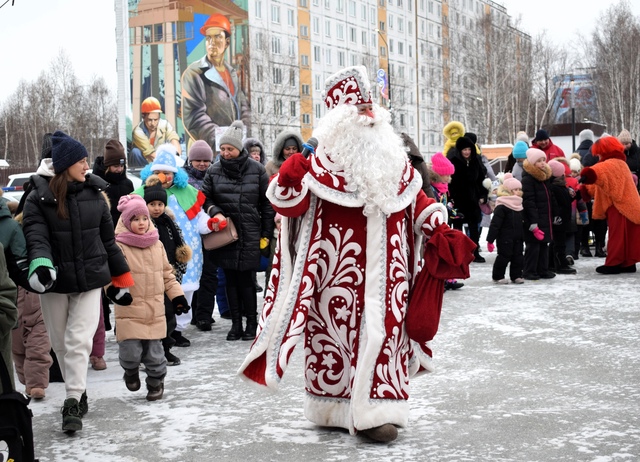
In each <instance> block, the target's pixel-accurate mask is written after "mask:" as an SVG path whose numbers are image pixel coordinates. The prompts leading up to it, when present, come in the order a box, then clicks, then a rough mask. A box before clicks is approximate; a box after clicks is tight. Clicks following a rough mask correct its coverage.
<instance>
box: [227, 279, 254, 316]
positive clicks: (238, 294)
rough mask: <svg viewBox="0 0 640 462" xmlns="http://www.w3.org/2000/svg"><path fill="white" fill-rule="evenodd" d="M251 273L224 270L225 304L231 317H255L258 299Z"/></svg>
mask: <svg viewBox="0 0 640 462" xmlns="http://www.w3.org/2000/svg"><path fill="white" fill-rule="evenodd" d="M251 273H252V271H251V270H248V271H237V270H231V269H225V270H224V274H225V276H226V277H227V287H226V292H227V302H228V303H229V310H230V311H231V315H232V316H233V314H234V313H240V315H241V316H247V317H248V316H252V315H253V316H255V315H256V311H257V309H258V298H257V295H256V286H255V285H254V284H253V276H252V275H251Z"/></svg>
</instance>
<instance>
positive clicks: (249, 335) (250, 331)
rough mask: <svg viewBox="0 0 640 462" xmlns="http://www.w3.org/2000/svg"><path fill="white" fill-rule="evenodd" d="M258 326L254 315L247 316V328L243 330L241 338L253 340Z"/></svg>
mask: <svg viewBox="0 0 640 462" xmlns="http://www.w3.org/2000/svg"><path fill="white" fill-rule="evenodd" d="M257 328H258V322H257V320H256V315H255V314H254V315H253V316H251V315H249V316H247V328H246V329H245V330H244V334H243V335H242V340H253V339H254V338H256V329H257Z"/></svg>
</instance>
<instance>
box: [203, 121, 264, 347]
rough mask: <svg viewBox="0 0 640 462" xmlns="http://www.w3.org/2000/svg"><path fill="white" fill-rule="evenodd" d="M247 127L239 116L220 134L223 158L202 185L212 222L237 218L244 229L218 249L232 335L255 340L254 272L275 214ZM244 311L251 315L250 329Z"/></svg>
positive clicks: (216, 257) (215, 226)
mask: <svg viewBox="0 0 640 462" xmlns="http://www.w3.org/2000/svg"><path fill="white" fill-rule="evenodd" d="M242 129H243V125H242V122H240V121H236V122H234V123H233V124H231V127H229V129H228V130H227V131H226V132H225V134H224V135H223V136H222V137H221V138H220V158H219V160H218V161H217V162H216V163H215V164H213V165H212V166H211V167H209V170H207V174H206V176H205V178H204V183H203V184H202V192H203V194H204V195H205V198H206V199H205V203H204V209H205V211H206V212H207V213H208V214H209V216H210V217H212V218H211V219H210V220H209V227H210V228H211V229H212V230H213V231H214V232H217V231H219V230H220V229H223V227H224V225H223V223H226V219H227V218H231V220H232V221H233V223H234V225H235V227H236V229H237V231H238V240H237V241H235V242H233V243H231V244H228V245H226V246H224V247H221V248H219V249H216V250H214V251H213V252H212V258H213V260H214V261H215V262H216V264H217V265H218V266H219V267H220V268H222V269H224V272H225V276H226V279H227V281H226V294H227V300H228V303H229V310H230V312H231V323H232V325H231V330H230V331H229V333H228V335H227V340H238V339H240V338H242V339H243V340H253V339H254V337H255V335H256V328H257V326H258V323H257V298H256V290H255V285H254V283H253V277H252V272H253V271H255V270H256V269H257V268H258V266H259V265H260V249H261V248H267V249H268V248H269V239H270V238H271V237H272V236H273V227H274V221H273V219H274V216H275V212H274V211H273V208H272V207H271V204H270V203H269V200H268V199H267V196H266V192H267V187H268V186H269V177H268V176H267V172H266V170H265V168H264V166H263V165H262V164H260V163H258V162H255V161H253V160H252V159H251V158H250V157H249V153H248V152H247V150H246V149H244V148H243V145H242ZM221 225H222V226H221ZM262 240H264V241H263V242H262V243H261V241H262ZM261 244H262V245H261ZM265 246H266V247H265ZM243 315H244V316H245V317H246V318H247V324H246V329H245V330H244V331H243V328H242V316H243Z"/></svg>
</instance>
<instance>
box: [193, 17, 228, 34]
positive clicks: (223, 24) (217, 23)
mask: <svg viewBox="0 0 640 462" xmlns="http://www.w3.org/2000/svg"><path fill="white" fill-rule="evenodd" d="M210 27H219V28H220V29H222V30H224V31H225V32H226V33H227V35H231V23H230V22H229V19H228V18H227V17H226V16H224V15H222V14H218V13H216V14H212V15H211V16H209V19H207V21H206V22H205V23H204V25H203V26H202V27H201V28H200V33H201V34H202V35H207V29H209V28H210Z"/></svg>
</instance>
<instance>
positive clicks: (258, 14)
mask: <svg viewBox="0 0 640 462" xmlns="http://www.w3.org/2000/svg"><path fill="white" fill-rule="evenodd" d="M254 5H255V10H254V11H255V12H256V18H258V19H262V2H261V1H259V0H258V1H256V2H255V3H254Z"/></svg>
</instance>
